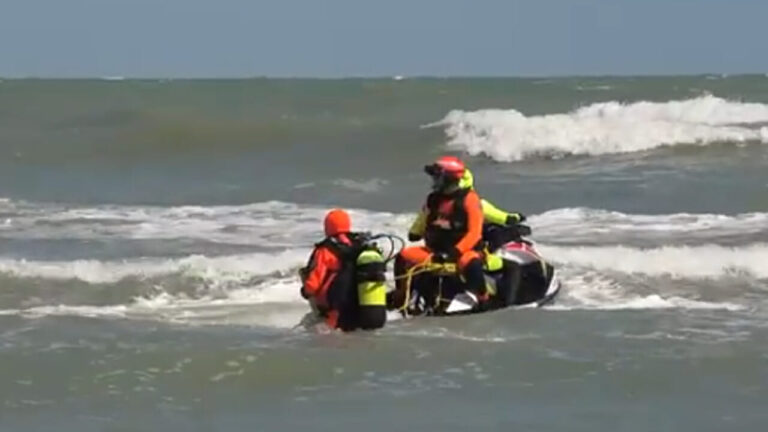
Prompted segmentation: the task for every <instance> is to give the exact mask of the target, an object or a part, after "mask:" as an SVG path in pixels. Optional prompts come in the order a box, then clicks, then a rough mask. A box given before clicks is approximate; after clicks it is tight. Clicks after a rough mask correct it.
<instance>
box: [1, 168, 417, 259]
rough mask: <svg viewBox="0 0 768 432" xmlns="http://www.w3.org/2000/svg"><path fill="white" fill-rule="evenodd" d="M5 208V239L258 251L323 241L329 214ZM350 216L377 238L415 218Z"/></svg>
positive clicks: (285, 206)
mask: <svg viewBox="0 0 768 432" xmlns="http://www.w3.org/2000/svg"><path fill="white" fill-rule="evenodd" d="M376 184H380V182H378V183H376ZM371 185H372V184H370V185H369V184H364V185H360V184H355V185H354V186H351V187H358V188H360V187H362V188H367V187H371ZM347 186H350V185H347ZM377 187H378V186H377ZM0 205H4V206H5V207H6V208H4V209H3V210H4V211H6V212H8V214H9V216H11V218H9V219H10V220H11V222H12V229H3V227H2V225H0V229H2V230H3V236H4V237H6V238H67V239H121V238H126V239H135V240H146V239H195V240H200V241H205V242H215V243H225V244H233V245H254V246H259V247H293V246H296V245H307V244H312V243H314V242H316V241H318V239H320V238H321V237H322V226H323V218H324V217H325V214H326V212H327V211H328V210H329V209H330V206H329V207H320V206H308V205H298V204H292V203H284V202H278V201H269V202H263V203H255V204H247V205H241V206H210V207H203V206H180V207H153V206H115V205H103V206H95V207H73V206H64V205H58V204H37V203H27V202H13V201H9V202H7V203H5V204H3V203H2V202H0ZM350 215H351V216H352V220H353V227H352V228H353V229H355V230H372V231H377V232H381V231H387V230H390V229H392V230H393V231H394V230H395V229H396V232H403V231H404V226H406V224H407V223H408V220H409V218H410V216H404V215H394V214H392V213H386V212H372V211H367V210H350ZM9 226H10V225H9Z"/></svg>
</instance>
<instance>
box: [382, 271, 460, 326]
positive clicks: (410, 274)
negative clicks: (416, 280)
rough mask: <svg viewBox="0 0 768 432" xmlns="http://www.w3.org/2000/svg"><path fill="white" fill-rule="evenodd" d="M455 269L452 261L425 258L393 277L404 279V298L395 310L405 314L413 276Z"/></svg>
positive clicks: (409, 300)
mask: <svg viewBox="0 0 768 432" xmlns="http://www.w3.org/2000/svg"><path fill="white" fill-rule="evenodd" d="M456 270H457V267H456V264H454V263H433V262H432V261H431V258H427V259H426V260H424V261H422V262H421V263H419V264H416V265H415V266H413V267H411V268H409V269H408V271H406V272H405V274H404V275H400V276H397V277H395V280H396V281H397V280H400V279H405V280H406V282H405V300H404V301H403V304H402V306H400V307H399V308H398V309H397V310H398V312H405V313H406V314H407V309H408V305H409V303H410V302H411V283H412V282H413V277H414V276H416V275H419V274H422V273H443V274H455V273H456Z"/></svg>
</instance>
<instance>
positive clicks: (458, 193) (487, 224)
mask: <svg viewBox="0 0 768 432" xmlns="http://www.w3.org/2000/svg"><path fill="white" fill-rule="evenodd" d="M425 171H426V172H427V174H429V175H430V176H431V177H432V178H433V193H432V194H430V195H429V197H428V198H427V204H426V205H425V206H424V207H423V208H422V211H421V212H420V213H419V215H418V216H417V218H416V220H415V221H414V222H413V224H412V225H411V228H410V230H409V232H408V239H409V240H410V241H418V240H421V239H422V238H424V239H425V242H426V247H412V248H408V249H405V250H404V251H403V252H402V253H401V255H399V256H398V259H397V260H396V261H395V278H396V281H397V282H396V283H397V288H396V290H395V291H394V292H393V293H392V294H391V295H390V297H389V301H388V303H389V306H390V307H397V306H398V305H399V304H401V303H402V298H403V297H404V295H403V291H404V290H405V287H404V285H405V284H404V282H402V280H403V279H404V278H403V276H402V275H403V274H404V273H405V272H406V271H407V269H408V268H409V267H411V266H413V265H417V264H419V263H420V262H423V261H425V260H428V259H430V258H431V259H435V257H436V258H437V260H438V261H441V260H443V261H444V260H446V259H453V260H456V258H457V256H458V257H459V259H458V261H459V266H460V268H462V269H463V270H462V271H463V272H464V275H465V279H466V280H467V285H468V289H469V290H470V292H472V293H473V295H474V300H475V301H476V302H483V301H485V300H487V299H488V297H489V295H490V294H491V293H490V292H489V291H488V290H487V289H486V288H487V284H486V283H485V277H484V274H483V270H486V271H487V272H488V274H489V275H490V276H491V277H492V278H494V279H495V281H496V283H495V284H494V285H496V286H502V287H508V288H513V287H514V286H516V285H517V283H516V282H517V280H519V269H518V268H517V266H516V265H515V264H514V263H509V262H506V261H504V260H502V259H501V257H499V256H497V255H495V254H494V253H493V252H494V251H495V250H496V249H497V248H498V246H500V244H497V243H498V242H493V241H492V242H490V243H491V244H493V245H494V247H493V248H492V249H490V250H489V249H486V250H485V251H484V253H479V252H480V251H482V248H483V246H484V245H487V244H488V243H489V242H488V241H485V242H484V241H483V240H486V239H485V238H484V237H485V236H486V234H487V235H488V236H489V237H494V238H497V239H498V238H499V237H500V236H499V234H501V233H502V232H507V231H508V230H507V229H506V228H505V227H507V226H509V227H512V226H516V225H517V224H518V223H520V222H522V221H524V220H525V216H524V215H523V214H521V213H507V212H504V211H502V210H500V209H498V208H497V207H496V206H494V205H493V204H492V203H490V202H489V201H487V200H484V199H480V198H479V196H478V195H477V193H476V192H475V190H474V179H473V176H472V172H471V171H470V170H469V169H467V168H466V167H465V166H464V163H463V162H462V161H461V160H459V159H458V158H455V157H442V158H440V159H438V160H437V161H436V162H435V163H434V164H432V165H428V166H426V167H425ZM459 172H461V173H462V174H461V175H460V177H459V178H458V180H456V177H457V176H458V174H459ZM467 196H469V197H470V203H469V204H470V206H469V208H467V201H466V198H467ZM478 200H479V206H478V205H477V204H476V202H477V201H478ZM448 203H452V204H448ZM477 207H480V210H481V211H480V216H481V222H480V225H481V236H480V238H476V237H477V235H476V231H475V232H472V233H471V234H470V227H469V213H470V212H471V211H472V210H473V209H477ZM442 208H445V209H448V210H449V214H448V215H447V217H444V218H443V219H446V220H447V221H448V223H447V224H446V223H445V222H442V223H441V222H439V221H440V220H441V216H440V211H441V209H442ZM476 219H477V218H475V221H474V222H475V223H477V222H476ZM475 230H476V227H475ZM459 233H466V234H465V236H464V237H463V239H467V238H470V239H471V240H470V242H471V243H472V246H471V248H470V251H469V252H466V254H469V257H467V256H466V255H463V254H462V255H459V250H458V248H455V249H456V250H455V251H453V253H452V254H451V248H448V253H446V252H445V251H444V250H443V249H445V247H444V245H443V244H441V241H443V238H448V239H449V240H450V239H452V238H455V237H457V235H458V234H459ZM503 236H504V237H506V235H503ZM436 238H437V239H436ZM460 243H461V242H459V244H460ZM430 251H431V252H433V254H432V255H429V252H430ZM435 253H436V254H437V255H436V256H435ZM462 256H464V257H465V258H464V260H465V263H466V264H465V265H464V266H462V265H461V264H462V263H461V258H462ZM478 262H479V263H480V264H479V265H478ZM478 267H479V273H480V275H479V276H478V275H477V273H478ZM500 291H501V292H498V293H496V294H497V297H499V299H500V300H501V301H502V302H503V303H504V304H509V303H511V302H512V301H513V297H514V293H513V292H509V291H510V290H509V289H502V290H500Z"/></svg>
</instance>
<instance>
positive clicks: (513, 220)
mask: <svg viewBox="0 0 768 432" xmlns="http://www.w3.org/2000/svg"><path fill="white" fill-rule="evenodd" d="M525 219H526V217H525V215H524V214H522V213H510V214H509V215H508V216H507V221H506V222H507V225H517V224H519V223H521V222H524V221H525Z"/></svg>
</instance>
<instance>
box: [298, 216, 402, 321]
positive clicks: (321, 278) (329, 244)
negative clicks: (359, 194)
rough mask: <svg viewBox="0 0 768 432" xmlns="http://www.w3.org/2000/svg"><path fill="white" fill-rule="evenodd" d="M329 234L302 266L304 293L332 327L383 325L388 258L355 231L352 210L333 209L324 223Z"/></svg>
mask: <svg viewBox="0 0 768 432" xmlns="http://www.w3.org/2000/svg"><path fill="white" fill-rule="evenodd" d="M324 225H325V235H326V238H325V239H324V240H323V241H321V242H320V243H317V244H316V245H315V249H314V250H313V251H312V254H311V255H310V258H309V262H308V263H307V266H306V267H304V268H302V269H301V270H300V275H301V281H302V286H301V295H302V297H304V298H305V299H307V300H308V301H309V303H310V305H311V307H312V309H313V310H314V311H315V313H316V314H318V315H319V316H320V317H322V318H324V319H325V322H326V324H327V325H328V326H329V327H331V328H337V329H341V330H343V331H352V330H356V329H365V330H372V329H378V328H382V327H384V324H385V323H386V319H387V312H386V292H387V288H386V285H385V284H384V281H385V278H386V277H385V267H386V265H385V260H384V258H383V257H382V255H381V253H380V251H379V250H378V248H377V247H376V246H375V245H373V244H371V243H370V242H369V241H368V239H367V238H366V236H365V235H364V234H362V233H355V232H352V231H351V229H350V228H351V221H350V217H349V214H348V213H347V212H345V211H344V210H340V209H334V210H331V211H330V212H328V214H327V215H326V217H325V221H324Z"/></svg>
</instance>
